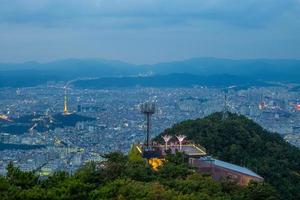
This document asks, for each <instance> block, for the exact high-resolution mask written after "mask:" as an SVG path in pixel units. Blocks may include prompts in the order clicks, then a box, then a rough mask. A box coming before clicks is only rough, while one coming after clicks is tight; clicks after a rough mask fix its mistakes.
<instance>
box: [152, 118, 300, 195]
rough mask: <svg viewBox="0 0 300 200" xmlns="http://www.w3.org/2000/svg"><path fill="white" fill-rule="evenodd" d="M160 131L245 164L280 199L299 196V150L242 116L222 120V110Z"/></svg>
mask: <svg viewBox="0 0 300 200" xmlns="http://www.w3.org/2000/svg"><path fill="white" fill-rule="evenodd" d="M164 134H169V135H175V134H185V135H186V136H187V139H188V140H192V141H193V142H195V143H198V144H200V145H202V146H204V147H205V148H206V150H207V152H208V153H209V154H211V155H213V156H214V157H216V158H219V159H222V160H225V161H227V162H231V163H235V164H238V165H241V166H246V167H248V168H250V169H252V170H253V171H255V172H257V173H258V174H259V175H261V176H263V177H264V178H265V181H266V182H268V183H270V184H271V185H272V186H274V187H275V188H276V189H277V191H278V192H279V193H280V196H281V199H295V200H296V199H297V200H298V199H300V159H299V158H300V150H299V149H298V148H296V147H293V146H291V145H290V144H288V143H287V142H285V141H284V140H283V139H282V137H281V136H280V135H279V134H276V133H271V132H268V131H266V130H264V129H263V128H262V127H261V126H259V125H258V124H256V123H254V122H253V121H252V120H249V119H247V118H246V117H244V116H239V115H236V114H231V113H229V116H228V118H227V119H225V120H222V113H215V114H212V115H210V116H208V117H205V118H203V119H197V120H187V121H184V122H182V123H179V124H176V125H174V126H173V127H172V128H170V129H166V130H165V131H164V132H163V133H162V135H164ZM157 139H158V140H159V139H161V137H160V136H158V137H157Z"/></svg>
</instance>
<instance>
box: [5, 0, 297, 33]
mask: <svg viewBox="0 0 300 200" xmlns="http://www.w3.org/2000/svg"><path fill="white" fill-rule="evenodd" d="M1 1H2V3H1V7H0V23H7V24H34V25H37V26H50V27H51V26H75V27H86V26H104V27H106V28H107V25H108V24H109V23H107V21H108V22H113V23H110V25H111V27H112V28H115V27H121V28H146V27H150V28H151V27H157V26H174V25H175V26H176V25H178V24H188V23H190V22H197V21H201V20H211V21H217V22H220V23H227V24H230V25H236V26H248V27H256V26H264V25H266V24H267V23H269V22H270V21H272V20H277V19H278V18H280V17H282V15H284V14H285V13H294V14H295V15H297V16H298V17H299V16H300V14H297V13H298V12H296V11H299V10H296V9H295V8H299V1H298V0H247V1H241V0H68V1H66V0H1Z"/></svg>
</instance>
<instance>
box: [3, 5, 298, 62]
mask: <svg viewBox="0 0 300 200" xmlns="http://www.w3.org/2000/svg"><path fill="white" fill-rule="evenodd" d="M299 19H300V2H299V0H0V46H1V49H0V62H3V61H7V62H9V61H28V60H38V61H48V60H54V59H62V58H67V57H77V58H83V57H102V58H107V59H121V60H124V61H128V62H136V63H155V62H159V61H166V60H178V59H184V58H189V57H198V56H199V57H201V56H205V57H206V56H214V57H228V58H257V57H268V58H279V57H280V58H291V57H294V58H300V38H299V36H298V35H300V20H299Z"/></svg>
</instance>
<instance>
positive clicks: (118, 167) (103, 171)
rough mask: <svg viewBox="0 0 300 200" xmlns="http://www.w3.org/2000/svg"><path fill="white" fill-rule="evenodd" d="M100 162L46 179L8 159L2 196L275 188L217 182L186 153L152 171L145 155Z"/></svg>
mask: <svg viewBox="0 0 300 200" xmlns="http://www.w3.org/2000/svg"><path fill="white" fill-rule="evenodd" d="M106 158H107V160H106V161H105V162H102V163H95V162H92V163H88V164H87V165H85V166H84V167H82V168H81V169H80V170H78V171H77V173H76V174H75V175H68V174H66V173H64V172H56V173H54V174H53V175H52V176H50V177H48V178H47V179H46V180H42V179H40V178H39V177H38V176H36V175H35V174H33V173H32V172H22V171H20V170H19V169H18V168H15V167H14V166H13V165H12V164H10V165H9V166H8V167H7V170H8V174H7V176H6V177H0V199H1V200H10V199H15V200H17V199H20V200H21V199H22V200H32V199H33V200H35V199H36V200H51V199H57V200H74V199H76V200H97V199H102V200H105V199H128V200H134V199H144V200H150V199H151V200H155V199H157V200H169V199H170V200H175V199H176V200H181V199H185V200H198V199H205V200H210V199H220V200H221V199H222V200H231V199H232V200H253V199H257V200H265V199H269V200H273V199H278V196H277V194H276V191H275V190H274V189H273V188H272V187H271V186H270V185H268V184H264V183H251V184H250V185H249V186H248V187H240V186H237V185H234V184H233V183H230V182H223V183H217V182H215V181H213V180H212V178H211V177H210V176H202V175H199V174H197V173H195V172H193V171H192V170H191V169H189V168H188V166H187V165H186V163H185V160H184V155H182V154H180V153H178V154H177V155H175V156H174V155H173V156H171V155H170V156H169V157H168V159H169V160H167V161H166V163H165V165H164V166H162V167H161V168H159V169H158V171H153V170H152V169H151V168H149V165H148V164H147V161H145V160H136V159H135V160H131V159H129V157H128V156H125V155H123V154H122V153H119V152H114V153H111V154H108V155H106Z"/></svg>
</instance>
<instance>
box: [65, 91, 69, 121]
mask: <svg viewBox="0 0 300 200" xmlns="http://www.w3.org/2000/svg"><path fill="white" fill-rule="evenodd" d="M69 114H70V113H69V111H68V97H67V89H65V97H64V115H69Z"/></svg>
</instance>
